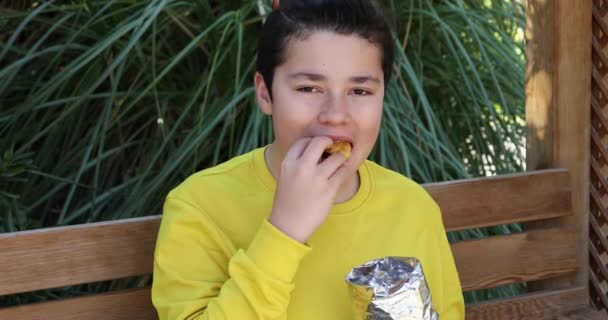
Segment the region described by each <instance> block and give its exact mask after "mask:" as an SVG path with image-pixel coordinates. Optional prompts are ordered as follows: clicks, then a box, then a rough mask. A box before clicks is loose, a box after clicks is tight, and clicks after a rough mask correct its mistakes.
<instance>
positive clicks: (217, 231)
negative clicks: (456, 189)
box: [152, 148, 464, 320]
mask: <svg viewBox="0 0 608 320" xmlns="http://www.w3.org/2000/svg"><path fill="white" fill-rule="evenodd" d="M359 175H360V181H361V184H360V188H359V190H358V192H357V193H356V194H355V196H354V197H353V198H352V199H350V200H349V201H347V202H344V203H340V204H336V205H335V206H334V207H333V208H332V210H331V212H330V214H329V217H328V218H327V220H326V221H325V223H324V224H323V225H322V226H321V227H320V228H319V229H318V230H317V231H316V232H315V233H314V234H313V236H312V237H311V238H310V239H309V241H308V242H307V243H306V244H301V243H299V242H297V241H295V240H293V239H291V238H290V237H288V236H287V235H285V234H284V233H282V232H281V231H280V230H278V229H276V228H275V227H274V226H273V225H272V224H270V223H269V222H268V221H267V218H268V216H269V214H270V211H271V208H272V202H273V195H274V191H275V187H276V180H275V179H274V178H273V176H272V175H271V173H270V171H269V170H268V167H267V166H266V163H265V161H264V149H263V148H259V149H256V150H254V151H252V152H249V153H247V154H245V155H242V156H239V157H236V158H233V159H232V160H230V161H228V162H225V163H223V164H221V165H219V166H216V167H213V168H210V169H206V170H203V171H201V172H198V173H196V174H194V175H192V176H191V177H189V178H188V179H186V181H184V182H183V183H182V184H181V185H179V186H178V187H177V188H175V189H174V190H172V191H171V192H170V193H169V195H168V196H167V199H166V202H165V205H164V210H163V217H162V222H161V226H160V231H159V234H158V239H157V243H156V250H155V254H154V280H153V284H152V302H153V304H154V306H155V308H156V310H157V311H158V314H159V318H160V320H169V319H171V320H175V319H213V320H217V319H231V320H246V319H264V320H266V319H289V320H300V319H302V320H312V319H314V320H323V319H332V320H342V319H344V320H346V319H348V320H352V319H353V313H352V311H351V308H352V306H351V302H350V296H349V291H348V286H347V283H346V281H345V276H346V275H347V274H348V273H349V271H350V270H351V269H352V268H353V267H355V266H358V265H360V264H362V263H364V262H367V261H369V260H372V259H375V258H380V257H384V256H406V257H417V258H418V259H419V260H420V261H421V263H422V268H423V271H424V273H425V275H426V278H427V282H428V285H429V287H430V290H431V295H432V299H433V305H434V307H435V309H436V310H437V312H438V313H439V315H440V319H441V320H462V319H464V302H463V296H462V291H461V287H460V281H459V278H458V274H457V273H456V268H455V265H454V260H453V257H452V254H451V251H450V247H449V244H448V241H447V238H446V234H445V230H444V227H443V223H442V220H441V213H440V209H439V207H438V206H437V204H436V203H435V202H434V201H433V200H432V198H431V197H430V196H429V195H428V193H427V192H426V191H425V190H424V189H423V188H422V187H420V186H419V185H418V184H416V183H415V182H413V181H412V180H410V179H408V178H406V177H404V176H402V175H400V174H398V173H395V172H393V171H390V170H387V169H385V168H383V167H381V166H379V165H377V164H375V163H373V162H371V161H366V162H365V163H364V164H363V165H362V166H361V168H360V169H359Z"/></svg>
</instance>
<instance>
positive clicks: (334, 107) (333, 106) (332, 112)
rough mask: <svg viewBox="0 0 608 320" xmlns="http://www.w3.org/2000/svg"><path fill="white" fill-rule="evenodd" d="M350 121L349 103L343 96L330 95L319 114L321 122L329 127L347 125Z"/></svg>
mask: <svg viewBox="0 0 608 320" xmlns="http://www.w3.org/2000/svg"><path fill="white" fill-rule="evenodd" d="M349 119H350V113H349V108H348V102H347V101H346V98H345V97H343V96H341V95H335V94H332V95H328V97H327V99H326V100H325V101H324V103H323V106H322V107H321V112H320V113H319V122H321V123H323V124H329V125H341V124H345V123H347V122H348V121H349Z"/></svg>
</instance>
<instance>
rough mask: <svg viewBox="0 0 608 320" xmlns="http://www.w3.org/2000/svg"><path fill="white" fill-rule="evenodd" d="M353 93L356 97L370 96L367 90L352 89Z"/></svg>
mask: <svg viewBox="0 0 608 320" xmlns="http://www.w3.org/2000/svg"><path fill="white" fill-rule="evenodd" d="M353 93H354V94H355V95H357V96H368V95H371V94H372V93H371V92H370V91H369V90H365V89H354V90H353Z"/></svg>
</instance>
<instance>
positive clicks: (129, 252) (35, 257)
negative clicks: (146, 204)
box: [0, 216, 160, 295]
mask: <svg viewBox="0 0 608 320" xmlns="http://www.w3.org/2000/svg"><path fill="white" fill-rule="evenodd" d="M159 223H160V217H159V216H151V217H144V218H134V219H126V220H117V221H111V222H102V223H92V224H85V225H78V226H69V227H59V228H51V229H40V230H33V231H25V232H18V233H8V234H0V284H1V285H0V295H6V294H11V293H18V292H27V291H34V290H41V289H47V288H55V287H62V286H68V285H73V284H81V283H89V282H96V281H103V280H109V279H119V278H125V277H130V276H137V275H143V274H149V273H151V272H152V263H153V254H154V245H155V243H156V235H157V233H158V227H159Z"/></svg>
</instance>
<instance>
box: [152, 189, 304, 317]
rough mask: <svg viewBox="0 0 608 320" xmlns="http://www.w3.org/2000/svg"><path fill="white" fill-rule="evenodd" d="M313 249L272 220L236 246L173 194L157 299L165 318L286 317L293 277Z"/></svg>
mask: <svg viewBox="0 0 608 320" xmlns="http://www.w3.org/2000/svg"><path fill="white" fill-rule="evenodd" d="M309 250H310V248H308V247H307V246H305V245H303V244H301V243H299V242H297V241H295V240H293V239H291V238H289V237H287V236H286V235H284V234H283V233H282V232H280V231H279V230H278V229H276V228H274V227H273V226H272V225H271V224H270V223H268V222H267V221H264V222H263V223H262V224H261V226H260V227H259V229H258V231H257V233H256V235H255V236H254V238H253V240H252V241H251V244H250V245H249V247H248V248H247V249H238V250H237V249H235V248H234V246H233V244H232V242H231V241H230V240H229V239H228V238H227V236H226V235H225V234H224V233H223V232H222V231H221V230H220V229H219V228H218V227H217V226H216V225H215V224H214V223H213V221H211V219H210V218H209V217H208V216H207V215H206V214H205V213H204V212H203V211H201V210H200V209H199V208H196V207H195V206H193V205H191V204H189V203H187V202H185V201H183V200H180V199H178V198H175V197H172V196H169V197H168V198H167V201H166V202H165V206H164V210H163V218H162V222H161V227H160V230H159V234H158V239H157V243H156V249H155V254H154V280H153V285H152V302H153V304H154V306H155V308H156V310H157V311H158V314H159V319H160V320H166V319H167V320H168V319H171V320H174V319H201V320H202V319H285V317H286V315H285V312H286V309H287V305H288V303H289V298H290V293H291V290H292V289H293V283H292V280H293V277H294V276H295V273H296V270H297V268H298V265H299V262H300V261H301V259H302V258H303V257H304V256H305V255H306V254H307V253H308V252H309Z"/></svg>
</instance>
